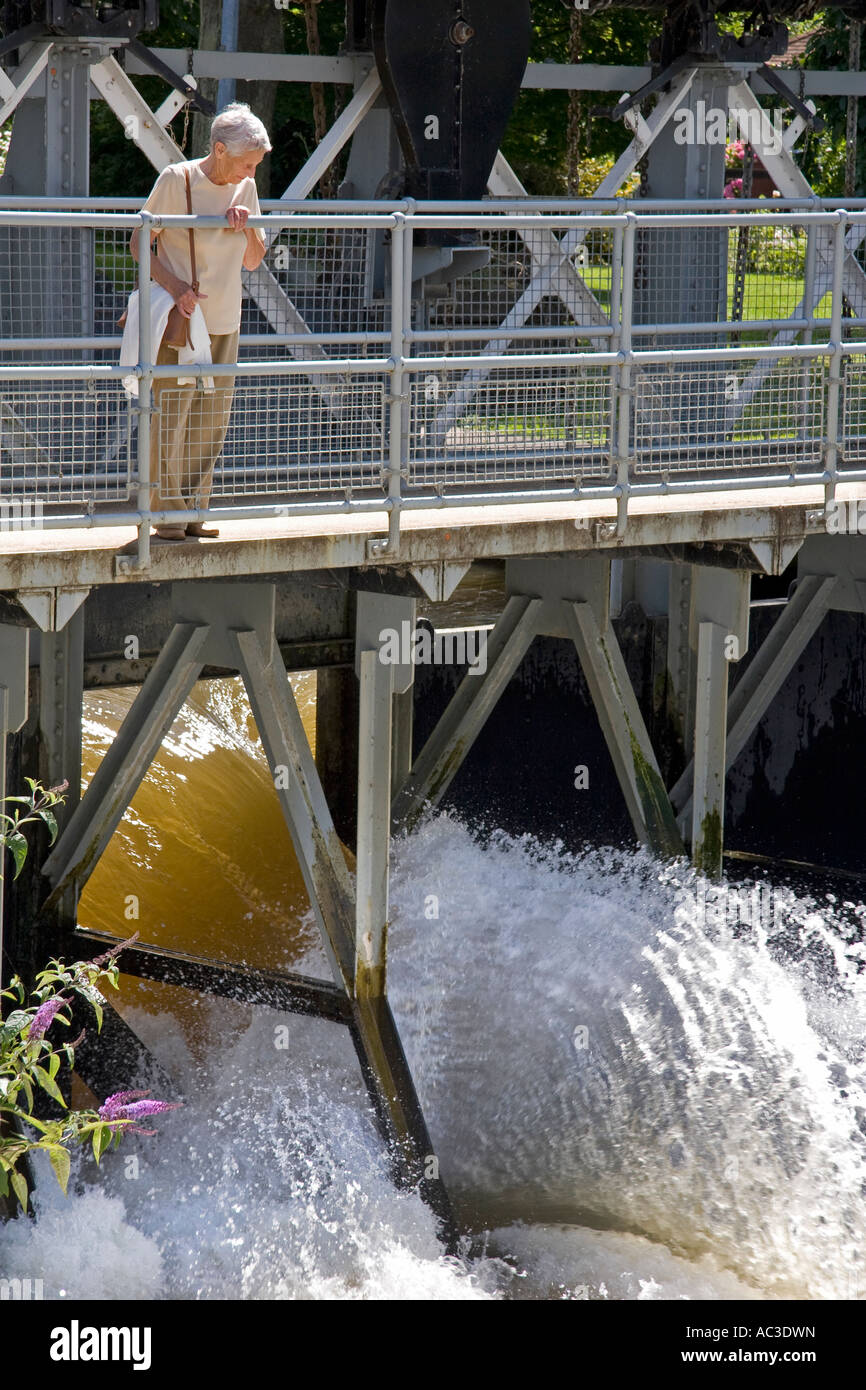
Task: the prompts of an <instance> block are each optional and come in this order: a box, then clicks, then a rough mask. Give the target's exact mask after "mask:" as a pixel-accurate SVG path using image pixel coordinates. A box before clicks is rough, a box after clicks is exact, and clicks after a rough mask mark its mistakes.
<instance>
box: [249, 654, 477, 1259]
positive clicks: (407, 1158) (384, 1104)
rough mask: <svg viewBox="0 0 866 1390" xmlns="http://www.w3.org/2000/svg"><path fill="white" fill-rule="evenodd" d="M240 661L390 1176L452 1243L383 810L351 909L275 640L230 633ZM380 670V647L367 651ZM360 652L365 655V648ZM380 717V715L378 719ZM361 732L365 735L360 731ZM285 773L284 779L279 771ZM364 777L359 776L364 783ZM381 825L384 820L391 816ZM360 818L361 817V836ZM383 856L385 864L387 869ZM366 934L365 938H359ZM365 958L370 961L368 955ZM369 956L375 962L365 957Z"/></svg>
mask: <svg viewBox="0 0 866 1390" xmlns="http://www.w3.org/2000/svg"><path fill="white" fill-rule="evenodd" d="M231 637H232V640H233V641H234V642H235V643H236V645H237V665H238V668H239V670H240V672H241V675H242V677H243V680H244V684H245V686H246V688H247V693H248V695H249V698H250V704H251V705H252V708H253V714H254V716H255V720H256V724H257V726H258V730H259V733H260V735H261V739H262V743H263V745H264V748H265V752H266V754H267V757H268V762H269V764H270V767H271V771H272V773H273V774H274V780H275V785H276V786H277V791H278V794H279V797H280V803H281V805H282V808H283V814H284V816H285V819H286V823H287V825H288V828H289V832H290V834H291V836H292V841H293V844H294V846H295V851H296V853H297V855H298V861H299V863H300V865H301V870H302V873H303V875H304V880H305V882H306V884H307V889H308V892H309V894H310V900H311V903H312V906H313V910H314V912H315V914H316V918H317V921H318V924H319V928H320V931H321V934H322V939H323V942H324V944H325V946H326V948H327V950H328V955H329V957H330V960H331V966H332V969H333V970H334V973H335V981H336V982H338V983H341V984H342V986H343V989H344V991H345V993H346V995H347V997H348V999H349V1000H350V1004H351V1009H352V1023H351V1033H352V1039H353V1041H354V1043H355V1048H356V1051H357V1053H358V1059H359V1062H360V1064H361V1069H362V1071H363V1073H364V1077H365V1080H366V1082H367V1086H368V1089H369V1092H370V1097H371V1100H372V1103H373V1106H374V1109H375V1112H376V1116H377V1119H378V1122H379V1125H380V1128H381V1130H382V1133H383V1137H384V1138H385V1140H386V1143H387V1144H388V1147H389V1153H390V1156H391V1161H392V1164H393V1173H394V1177H395V1180H396V1181H398V1182H399V1183H400V1184H401V1185H403V1186H406V1187H410V1186H414V1185H416V1184H417V1185H418V1187H419V1190H420V1192H421V1194H422V1196H423V1197H424V1199H425V1200H426V1201H427V1202H428V1204H429V1205H430V1207H431V1208H432V1209H433V1210H434V1211H435V1212H436V1214H437V1216H438V1217H439V1219H440V1222H441V1226H442V1234H443V1239H444V1240H445V1242H446V1245H447V1246H448V1248H449V1249H451V1250H453V1249H454V1247H455V1241H456V1237H455V1228H454V1222H453V1216H452V1214H451V1208H450V1203H449V1201H448V1197H447V1194H446V1192H445V1189H444V1186H443V1184H442V1182H441V1179H440V1178H439V1176H438V1164H437V1166H436V1169H435V1175H434V1173H433V1172H431V1175H430V1176H429V1177H428V1176H427V1173H428V1171H429V1170H428V1160H430V1159H433V1158H435V1155H434V1154H433V1153H432V1150H431V1147H430V1137H429V1134H428V1132H427V1128H426V1125H425V1123H424V1117H423V1114H422V1112H421V1107H420V1104H419V1102H418V1097H417V1094H416V1092H415V1086H414V1082H413V1080H412V1075H411V1072H410V1070H409V1067H408V1064H407V1062H406V1058H405V1054H404V1052H403V1048H402V1045H401V1043H400V1038H399V1035H398V1032H397V1028H396V1025H395V1023H394V1019H393V1016H392V1014H391V1010H390V1007H389V1005H388V1001H387V998H386V997H385V993H384V984H385V974H384V944H385V931H384V926H385V921H386V913H387V905H386V906H385V915H383V913H382V902H383V893H384V894H385V896H387V838H385V839H384V840H383V836H382V823H383V815H382V813H381V812H379V811H377V812H376V815H375V826H374V828H373V829H372V830H371V831H370V832H369V838H367V836H368V832H367V830H366V829H365V830H364V831H363V835H364V837H365V838H364V846H363V849H362V848H361V845H360V844H359V885H361V884H363V885H365V886H366V892H365V896H364V902H363V904H362V906H361V908H360V909H358V908H356V899H355V897H354V895H353V893H352V887H351V882H350V880H349V875H348V870H347V868H346V861H345V858H344V855H343V849H342V845H341V844H340V842H339V839H338V838H337V833H336V831H335V829H334V824H333V821H332V819H331V815H330V811H329V810H328V806H327V802H326V801H325V797H324V793H323V792H322V788H321V783H320V782H319V777H318V773H317V771H316V765H315V762H314V760H313V755H312V753H311V751H310V746H309V743H308V741H307V737H306V734H305V733H304V728H303V724H302V722H301V716H300V713H299V712H298V708H297V705H296V703H295V700H294V696H293V695H292V691H291V687H290V685H289V681H288V678H287V676H286V673H285V669H284V667H283V664H282V661H281V659H280V657H279V651H278V650H277V647H276V643H275V642H272V645H271V650H270V653H269V655H268V656H267V657H266V655H265V651H264V649H263V648H262V645H261V641H260V638H259V635H258V634H257V633H255V632H244V631H234V632H233V633H232V634H231ZM367 655H368V657H370V656H372V657H373V658H374V660H375V663H376V665H377V666H379V665H380V663H379V662H378V652H376V653H372V652H370V653H367ZM362 656H363V654H362ZM381 669H382V670H384V671H387V675H388V696H387V700H386V701H384V706H385V714H384V721H385V723H387V725H388V729H387V737H386V738H385V739H384V748H378V747H377V748H371V747H370V746H369V740H365V741H364V742H366V743H367V747H366V750H364V749H362V753H361V757H360V759H359V763H360V768H361V771H360V772H359V789H360V788H361V786H362V785H363V786H364V787H365V788H366V789H367V790H366V791H365V797H366V801H365V809H366V810H372V808H373V807H374V806H375V807H376V808H378V807H379V806H380V804H381V802H382V799H383V796H385V797H386V796H387V794H388V792H389V790H390V751H391V744H390V680H391V677H392V672H391V670H390V668H387V667H382V668H381ZM362 670H366V679H365V685H366V696H364V697H363V701H364V710H365V712H367V714H368V718H370V719H371V722H375V723H377V724H381V722H382V718H383V692H382V690H381V689H377V688H376V687H378V686H379V682H380V679H382V678H380V677H379V676H378V673H377V672H375V671H373V670H372V667H371V663H370V661H369V660H368V661H367V662H364V663H363V664H362ZM376 715H378V718H374V716H376ZM362 738H363V734H362ZM284 772H285V773H287V774H288V775H287V776H282V775H281V774H282V773H284ZM362 779H363V781H362ZM384 823H385V824H386V825H387V818H385V820H384ZM362 826H363V818H362V817H360V816H359V841H360V840H361V838H362ZM383 856H384V860H385V868H384V875H383ZM368 921H370V922H374V923H375V930H374V929H373V928H371V929H369V931H368V929H367V928H366V927H365V930H364V931H362V932H361V937H362V941H361V945H362V949H363V951H364V956H365V959H364V960H363V961H360V960H359V958H358V954H357V952H356V950H355V931H356V925H357V924H358V923H364V924H366V923H367V922H368ZM365 935H367V936H368V940H366V941H365V940H364V939H363V938H364V936H365ZM370 958H371V959H370ZM371 962H372V963H371Z"/></svg>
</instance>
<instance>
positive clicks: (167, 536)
mask: <svg viewBox="0 0 866 1390" xmlns="http://www.w3.org/2000/svg"><path fill="white" fill-rule="evenodd" d="M153 529H154V532H155V534H156V537H157V539H158V540H161V541H185V540H186V531H185V530H184V528H183V527H182V526H154V528H153Z"/></svg>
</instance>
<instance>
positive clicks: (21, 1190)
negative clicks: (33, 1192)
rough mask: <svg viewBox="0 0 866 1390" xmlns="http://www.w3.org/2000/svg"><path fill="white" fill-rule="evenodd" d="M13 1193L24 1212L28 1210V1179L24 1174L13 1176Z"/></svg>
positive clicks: (14, 1174)
mask: <svg viewBox="0 0 866 1390" xmlns="http://www.w3.org/2000/svg"><path fill="white" fill-rule="evenodd" d="M12 1191H13V1192H14V1193H15V1196H16V1197H17V1198H18V1200H19V1202H20V1203H21V1209H22V1211H26V1210H27V1179H26V1178H25V1176H24V1174H23V1173H13V1174H12Z"/></svg>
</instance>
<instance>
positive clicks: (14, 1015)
mask: <svg viewBox="0 0 866 1390" xmlns="http://www.w3.org/2000/svg"><path fill="white" fill-rule="evenodd" d="M27 781H28V785H29V788H30V792H29V795H28V796H12V797H8V798H7V799H6V801H5V802H4V803H3V804H4V805H5V806H7V807H8V806H10V805H11V806H12V807H13V809H12V811H11V812H10V811H3V812H0V867H2V863H3V862H4V860H5V851H6V850H7V849H8V850H9V852H10V854H11V855H12V861H13V864H14V869H15V875H16V876H17V875H18V874H19V873H20V871H21V868H22V867H23V865H24V862H25V859H26V857H27V840H26V838H25V836H24V834H23V829H24V827H25V826H27V825H30V824H34V823H37V822H42V823H43V824H44V825H46V826H47V828H48V831H49V834H50V836H51V840H52V843H53V841H54V839H55V837H56V835H57V822H56V820H55V817H54V811H53V809H52V808H54V807H56V806H57V805H58V804H59V803H61V802H62V801H63V796H62V792H63V790H64V788H65V787H66V783H64V784H63V787H53V788H51V789H50V790H48V791H46V790H45V789H44V788H42V787H41V786H40V785H39V783H38V782H34V781H32V780H31V779H30V778H28V779H27ZM22 806H23V807H24V808H25V810H24V811H22V810H20V809H19V807H22ZM133 939H134V938H133ZM128 944H129V943H128V942H124V943H123V944H122V945H120V946H116V947H114V948H113V949H112V950H111V951H109V952H107V953H106V954H105V955H104V956H100V957H98V958H97V959H96V960H93V961H77V962H76V963H75V964H74V965H70V966H66V965H64V964H63V962H62V961H60V960H51V961H49V963H48V965H47V966H46V967H45V969H44V970H42V971H40V972H39V974H38V975H37V976H36V981H35V987H34V988H33V989H32V990H30V991H29V994H28V991H27V990H25V987H24V984H23V982H22V981H21V979H20V978H19V977H18V976H17V975H16V976H14V978H13V979H12V980H11V981H10V982H9V987H8V989H5V990H3V991H2V993H0V1000H7V1001H9V1002H10V1003H11V1005H12V1008H11V1010H10V1011H8V1012H7V1013H6V1016H5V1017H3V1015H2V1014H0V1199H2V1198H8V1197H9V1196H10V1194H14V1196H15V1198H17V1200H18V1202H19V1203H20V1205H21V1207H22V1208H23V1209H24V1210H25V1211H26V1209H27V1202H28V1184H27V1178H26V1176H25V1173H24V1171H23V1168H24V1165H25V1162H26V1159H27V1156H28V1155H29V1154H31V1153H35V1152H38V1151H42V1152H44V1153H46V1154H47V1155H48V1159H49V1162H50V1163H51V1167H52V1170H53V1172H54V1175H55V1177H56V1178H57V1181H58V1183H59V1184H60V1187H61V1189H62V1190H63V1192H64V1194H65V1193H66V1186H67V1183H68V1181H69V1169H70V1157H69V1152H68V1149H69V1146H70V1145H71V1144H72V1143H73V1142H75V1143H79V1144H81V1143H85V1142H86V1141H87V1140H90V1142H91V1143H92V1145H93V1152H94V1154H95V1156H96V1159H97V1161H98V1160H99V1158H100V1157H101V1155H102V1154H103V1153H104V1152H105V1150H106V1149H107V1148H108V1147H109V1145H110V1144H112V1143H115V1144H117V1143H119V1142H120V1139H121V1135H122V1130H123V1128H125V1127H128V1125H129V1124H130V1123H131V1122H130V1121H127V1120H113V1121H112V1122H111V1123H109V1122H108V1121H107V1120H104V1119H103V1118H102V1116H100V1114H99V1113H98V1111H96V1110H74V1111H70V1110H68V1108H67V1105H66V1101H65V1099H64V1096H63V1092H62V1091H61V1089H60V1086H59V1085H58V1080H57V1078H58V1074H59V1072H60V1068H61V1065H62V1063H63V1062H64V1061H65V1063H66V1065H67V1066H68V1067H69V1068H70V1069H71V1068H72V1067H73V1066H74V1064H75V1049H76V1047H78V1045H79V1044H80V1043H81V1041H82V1039H83V1038H84V1033H81V1034H80V1035H79V1037H77V1038H75V1039H74V1040H73V1041H71V1042H70V1041H66V1042H59V1043H54V1042H52V1041H50V1040H49V1039H48V1037H47V1036H46V1034H47V1033H48V1032H49V1031H50V1030H51V1029H52V1027H53V1026H54V1025H56V1024H61V1025H63V1026H64V1027H66V1028H68V1027H69V1023H70V1020H69V1018H68V1017H65V1012H66V1010H67V1009H68V1006H69V1005H70V1004H71V1003H72V1000H73V997H74V996H78V997H79V998H81V999H83V1000H85V1001H86V1003H88V1004H89V1005H90V1007H91V1008H92V1009H93V1012H94V1014H95V1016H96V1026H97V1031H100V1030H101V1028H102V1005H103V1002H104V1000H103V995H102V992H101V991H102V988H103V987H104V986H106V985H107V986H109V987H111V988H114V989H117V988H118V974H119V971H118V966H117V963H116V959H115V957H116V956H117V955H118V954H119V953H120V951H121V950H122V949H123V946H125V945H128ZM28 999H29V1001H30V1002H27V1001H28ZM39 1091H42V1092H43V1093H44V1095H46V1096H47V1097H48V1098H49V1100H51V1101H53V1103H54V1104H55V1105H56V1106H59V1108H60V1109H61V1110H62V1111H64V1112H65V1113H64V1114H63V1115H61V1116H60V1117H59V1118H56V1119H44V1118H42V1117H41V1116H40V1115H37V1114H35V1113H34V1111H35V1109H36V1102H37V1098H38V1092H39ZM34 1132H35V1133H34Z"/></svg>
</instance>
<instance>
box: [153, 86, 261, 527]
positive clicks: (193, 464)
mask: <svg viewBox="0 0 866 1390" xmlns="http://www.w3.org/2000/svg"><path fill="white" fill-rule="evenodd" d="M270 148H271V143H270V140H269V139H268V133H267V131H266V130H265V127H264V126H263V125H262V123H261V121H260V120H259V119H258V117H257V116H254V115H253V113H252V112H251V111H250V108H249V107H248V106H245V105H243V103H241V102H232V104H231V105H230V106H227V107H226V108H225V110H224V111H221V112H220V113H219V115H218V116H216V117H215V118H214V120H213V123H212V125H211V130H210V153H209V154H208V155H207V156H206V157H205V158H204V159H193V160H190V161H189V162H187V163H183V164H170V165H169V166H168V168H166V169H163V171H162V173H161V174H160V176H159V178H158V179H157V181H156V183H155V184H154V187H153V191H152V192H151V195H150V197H149V198H148V200H147V202H146V203H145V204H144V210H145V211H146V212H151V213H176V214H186V212H187V199H186V178H185V175H186V174H188V175H189V182H190V194H191V198H192V210H193V212H194V213H198V214H205V215H208V216H217V217H224V218H225V220H226V223H227V224H228V225H227V227H226V228H225V229H224V230H222V231H220V230H219V229H217V228H207V229H203V230H198V229H197V230H196V232H195V262H196V274H197V277H198V294H196V291H195V290H194V289H193V284H192V281H193V274H192V267H191V264H190V247H189V233H188V230H187V228H186V227H166V228H162V229H157V230H155V232H154V238H155V240H156V242H157V247H156V255H155V256H154V257H153V258H152V260H151V268H152V275H153V279H154V280H155V281H156V282H157V284H159V285H162V287H163V289H165V290H167V291H168V293H169V294H170V295H171V297H172V299H173V300H174V302H175V304H176V305H177V307H178V308H179V309H180V311H181V313H182V314H183V316H184V318H185V319H190V318H191V317H192V315H193V313H194V311H195V308H196V305H197V304H200V305H201V309H202V313H203V314H204V320H205V324H206V326H207V331H208V334H209V336H210V347H211V359H212V361H213V362H214V363H221V362H223V363H224V362H236V361H237V355H238V335H239V332H240V324H241V267H246V269H247V270H255V268H256V266H257V265H259V264H260V262H261V260H262V258H263V256H264V254H265V250H266V245H265V235H264V232H263V231H261V230H254V229H253V228H251V227H248V226H247V220H248V219H249V218H250V217H256V216H258V215H259V213H260V208H259V199H258V194H257V192H256V184H255V172H256V169H257V168H258V166H259V164H261V162H262V160H263V158H264V156H265V153H266V151H268V150H269V149H270ZM138 236H139V234H138V231H135V232H133V234H132V240H131V242H130V249H131V251H132V255H133V256H134V257H135V259H136V260H138ZM177 360H178V349H177V348H176V347H174V348H173V347H169V346H168V345H167V344H166V343H165V341H163V342H162V343H161V344H160V346H159V351H158V352H157V356H156V362H157V364H158V365H160V366H163V365H172V364H175V363H176V362H177ZM213 383H214V389H213V390H212V391H202V390H198V389H197V388H196V387H195V386H194V385H192V386H189V385H188V386H183V387H181V386H179V385H178V382H177V381H176V380H175V379H174V378H170V377H165V378H163V379H162V380H159V379H157V380H155V381H154V383H153V407H154V412H155V413H154V416H153V425H152V435H151V463H150V468H151V474H150V476H151V479H152V481H153V489H152V494H151V503H152V506H153V509H154V511H169V510H171V511H174V510H177V511H194V510H196V509H197V508H203V507H206V506H207V504H208V501H209V498H210V492H211V486H212V482H213V471H214V465H215V463H216V460H217V458H218V456H219V453H220V450H221V449H222V446H223V441H224V439H225V436H226V430H227V429H228V423H229V415H230V413H231V406H232V394H233V391H234V377H232V376H222V377H221V376H218V375H216V374H215V375H214V378H213ZM156 534H157V536H159V537H161V538H162V539H163V540H184V539H185V538H186V537H187V536H215V535H217V534H218V532H217V531H216V530H214V529H211V530H207V529H206V528H205V527H204V526H203V525H202V524H201V523H200V522H193V523H192V524H190V525H188V526H183V525H177V526H157V528H156Z"/></svg>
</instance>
